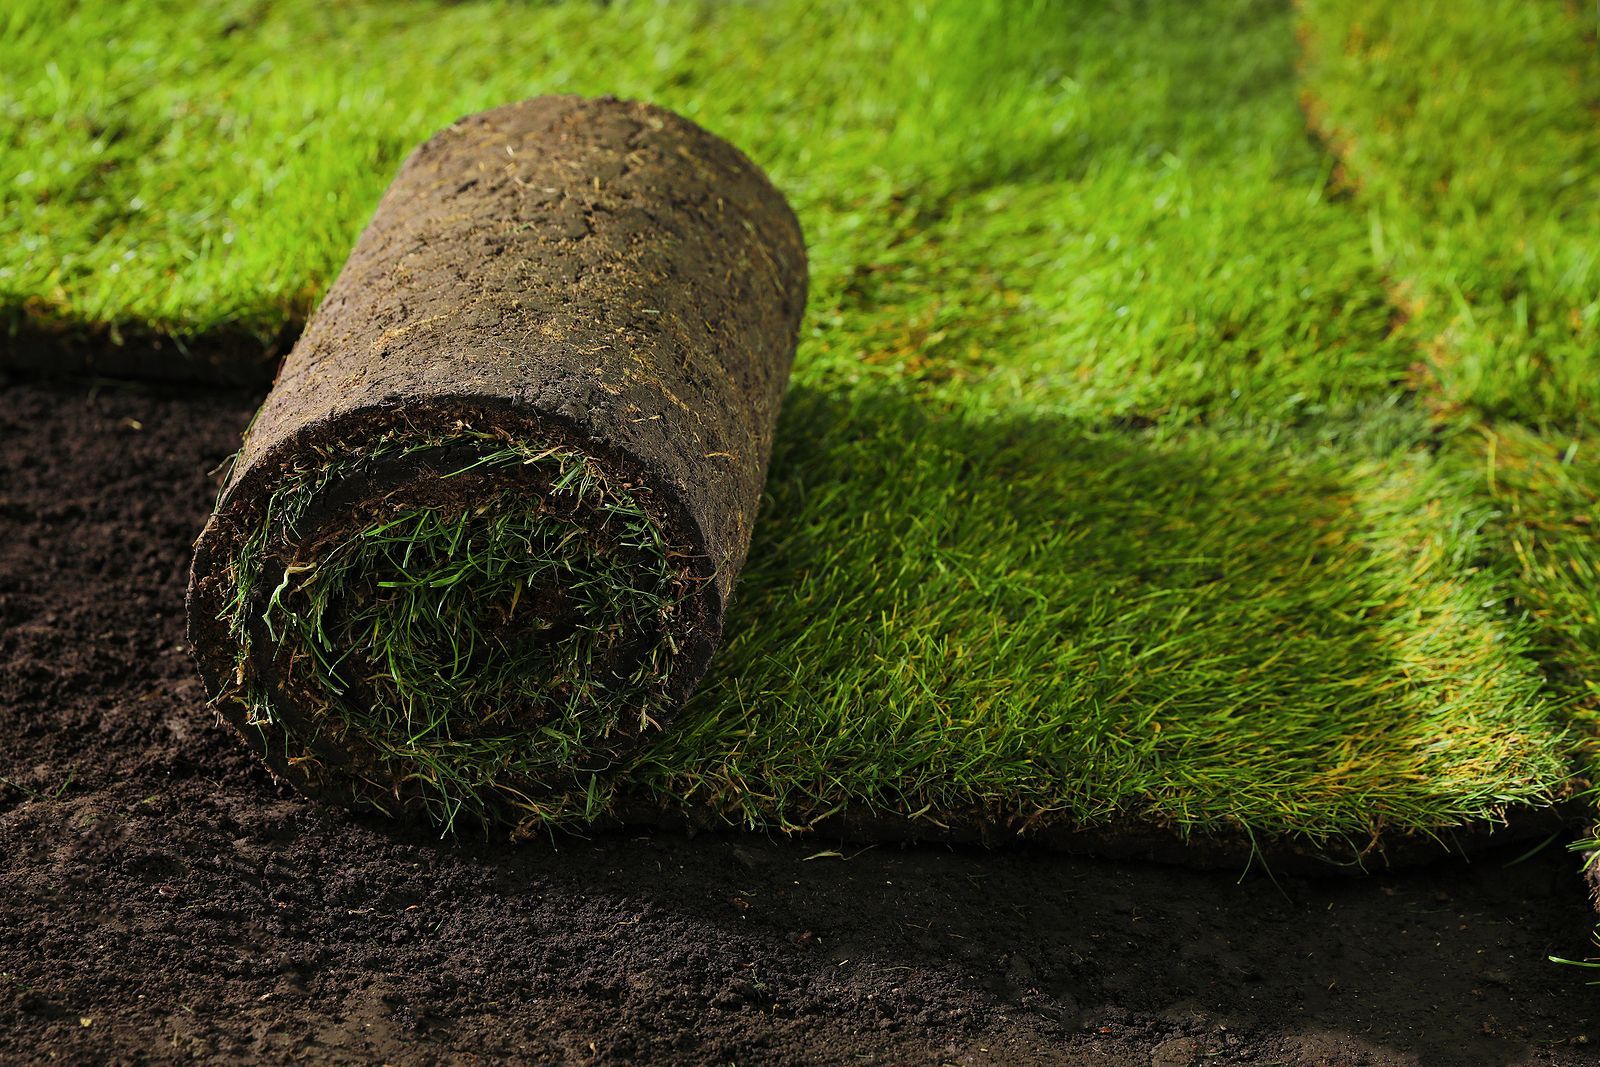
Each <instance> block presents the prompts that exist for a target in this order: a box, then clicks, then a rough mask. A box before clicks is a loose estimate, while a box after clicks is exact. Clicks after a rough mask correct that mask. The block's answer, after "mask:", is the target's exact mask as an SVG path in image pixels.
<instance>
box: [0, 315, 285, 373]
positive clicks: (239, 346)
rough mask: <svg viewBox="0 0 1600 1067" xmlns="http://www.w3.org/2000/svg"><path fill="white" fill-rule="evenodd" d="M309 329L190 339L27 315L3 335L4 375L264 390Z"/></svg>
mask: <svg viewBox="0 0 1600 1067" xmlns="http://www.w3.org/2000/svg"><path fill="white" fill-rule="evenodd" d="M304 326H305V322H304V320H303V319H300V318H290V319H285V320H283V322H282V325H280V326H279V327H278V328H277V330H276V332H272V331H264V330H252V329H249V328H247V327H244V326H232V327H222V328H219V329H215V330H209V331H202V332H197V333H182V332H179V331H169V330H163V329H161V328H160V327H158V326H155V325H153V324H151V323H147V322H125V323H119V322H60V321H56V320H51V319H39V318H35V317H33V316H29V315H26V314H24V315H20V316H14V317H13V318H12V320H11V323H10V328H9V329H8V330H5V331H4V332H3V333H0V372H4V373H7V374H10V375H14V376H18V377H28V378H116V379H126V380H129V381H139V382H156V383H163V384H174V385H210V386H222V387H235V388H263V387H265V386H268V385H271V384H272V379H273V377H274V376H275V375H276V374H277V372H278V364H279V362H280V361H281V359H282V357H283V355H284V353H286V352H288V351H289V349H291V348H293V347H294V343H295V341H296V340H297V339H298V338H299V336H300V331H301V330H302V329H303V328H304Z"/></svg>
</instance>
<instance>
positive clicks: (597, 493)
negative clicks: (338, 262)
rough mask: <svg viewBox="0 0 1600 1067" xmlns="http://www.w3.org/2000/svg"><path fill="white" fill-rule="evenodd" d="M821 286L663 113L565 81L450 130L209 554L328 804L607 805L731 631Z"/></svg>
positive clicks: (775, 209)
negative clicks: (789, 387)
mask: <svg viewBox="0 0 1600 1067" xmlns="http://www.w3.org/2000/svg"><path fill="white" fill-rule="evenodd" d="M805 290H806V265H805V250H804V245H803V243H802V241H801V235H800V230H799V226H798V224H797V223H796V221H795V218H794V215H793V213H792V212H791V211H790V209H789V206H788V204H787V203H786V202H785V201H784V199H783V197H782V195H780V194H779V193H778V192H777V190H775V189H774V188H773V186H772V185H771V184H770V183H769V182H768V181H767V179H766V178H765V177H764V176H763V175H762V174H761V172H760V171H759V170H758V169H757V168H756V167H755V165H754V164H752V163H751V162H750V161H749V160H748V159H746V158H745V157H744V156H743V155H741V154H740V153H739V152H738V151H736V150H735V149H733V148H732V147H730V146H729V145H727V144H726V143H724V142H723V141H721V140H719V139H717V138H716V137H714V136H712V135H711V134H709V133H707V132H706V131H704V130H702V129H700V128H699V127H697V126H695V125H693V124H692V123H690V122H688V121H686V120H684V119H682V118H679V117H678V116H676V115H673V114H671V113H669V112H667V111H663V110H661V109H659V108H656V107H653V106H650V105H646V104H640V103H629V102H623V101H617V100H612V99H599V100H585V99H580V98H575V97H544V98H539V99H535V100H530V101H526V102H524V103H520V104H514V105H511V106H508V107H503V108H499V109H497V110H494V111H489V112H486V113H483V114H480V115H474V116H471V117H469V118H466V119H463V120H461V121H460V122H457V123H456V124H455V125H453V126H451V127H450V128H449V129H446V130H444V131H442V132H441V133H439V134H438V135H436V136H435V137H433V138H432V139H431V140H429V141H428V142H427V143H426V144H424V145H422V146H421V147H420V148H418V149H417V151H416V152H415V153H413V154H412V156H411V157H410V159H408V160H407V161H406V163H405V165H404V166H403V167H402V168H401V170H400V172H399V175H398V176H397V177H396V178H395V180H394V183H393V184H392V185H391V186H390V187H389V189H388V191H387V192H386V193H385V195H384V197H383V199H382V201H381V203H380V204H379V205H378V209H377V211H376V213H375V215H374V217H373V219H372V222H371V223H370V225H369V226H368V227H367V229H366V231H365V232H364V233H363V234H362V235H361V238H360V240H359V241H358V242H357V244H356V247H355V249H354V251H353V252H352V253H351V255H350V258H349V260H348V261H347V262H346V264H345V266H344V269H343V271H342V272H341V273H340V275H339V277H338V280H337V281H336V282H335V283H334V285H333V287H332V289H331V290H330V291H329V293H328V296H327V298H326V300H325V301H324V302H323V304H322V306H321V308H320V309H319V310H318V311H317V313H316V315H315V316H314V317H313V318H312V320H311V321H310V323H309V324H308V325H307V327H306V330H305V333H304V334H303V335H302V337H301V339H300V342H299V343H298V344H297V345H296V346H295V348H294V350H293V351H292V352H291V353H290V355H289V356H288V358H287V360H286V361H285V363H284V365H283V368H282V370H281V371H280V373H279V375H278V379H277V382H276V384H275V385H274V386H273V388H272V391H271V393H270V394H269V395H268V397H267V399H266V401H265V403H263V405H262V406H261V410H260V411H259V412H258V413H257V415H256V417H255V419H254V421H253V422H252V424H251V426H250V428H249V430H248V431H247V432H246V434H245V439H244V443H243V446H242V448H241V450H240V452H239V454H238V456H237V457H236V459H235V461H234V462H233V465H232V467H231V470H230V473H229V475H228V477H227V479H226V481H225V483H224V486H223V489H222V493H221V495H220V497H219V500H218V504H217V507H216V510H215V512H214V513H213V515H212V516H211V519H210V521H209V522H208V523H207V525H206V527H205V529H204V531H203V532H202V533H201V535H200V538H199V540H198V541H197V543H196V546H195V555H194V563H193V570H192V574H191V578H190V586H189V628H190V638H191V640H192V642H193V644H194V647H195V652H196V656H197V658H198V660H199V663H200V669H201V674H202V675H203V677H204V680H205V684H206V688H207V692H208V695H209V697H210V698H211V700H212V701H213V703H214V705H215V706H216V708H217V709H218V711H219V712H220V713H221V714H222V715H223V717H224V718H226V719H227V720H228V721H229V722H230V723H232V724H233V725H234V726H235V727H236V728H237V729H238V730H239V731H240V733H242V734H243V736H244V737H245V738H246V739H247V740H248V742H249V743H250V744H251V745H253V746H254V747H255V748H256V749H257V750H258V751H259V752H260V753H261V755H262V756H263V757H264V758H265V759H266V760H267V762H268V763H269V764H270V765H271V767H272V768H273V769H274V770H275V771H276V772H277V773H278V774H279V775H281V776H282V777H284V778H286V779H287V780H288V781H290V782H291V783H292V784H293V785H294V786H296V787H297V788H299V789H300V790H302V791H303V792H306V793H309V794H312V795H316V796H322V797H326V798H330V799H334V800H337V801H340V802H343V803H347V804H352V805H355V806H358V807H366V808H373V809H378V810H381V811H384V812H389V813H392V814H402V813H409V814H416V815H421V816H424V817H428V818H431V819H433V820H435V821H438V822H441V823H446V824H450V823H454V822H455V821H457V820H459V819H461V818H463V817H469V816H470V817H478V818H482V819H486V820H489V821H494V822H511V823H514V824H525V825H526V824H534V823H538V822H541V821H543V820H544V819H546V818H549V817H563V816H570V815H572V814H573V813H577V814H579V815H581V814H583V813H584V812H585V811H587V812H588V814H596V812H594V811H593V810H592V808H593V797H594V796H595V795H596V783H597V782H599V781H601V779H602V778H603V777H604V776H605V775H607V774H610V773H612V772H613V771H614V770H615V768H616V767H617V765H618V763H619V761H621V760H623V759H624V758H626V756H627V755H628V753H629V752H630V751H632V750H633V749H635V747H636V746H637V745H639V744H640V743H642V742H643V741H645V740H646V739H648V737H649V736H650V735H651V734H652V733H653V732H655V731H657V730H662V729H670V728H671V725H672V719H673V716H674V714H675V713H676V711H677V710H678V708H679V706H680V705H681V704H682V702H683V700H684V699H685V698H686V697H687V695H688V694H689V693H690V691H691V690H692V689H693V688H694V686H695V684H696V683H697V682H698V681H699V679H700V678H701V676H702V675H703V674H704V672H705V670H706V667H707V664H708V662H709V660H710V658H711V655H712V653H713V651H714V650H715V648H716V646H717V644H718V641H719V639H720V637H721V635H722V629H723V619H724V613H725V611H726V609H727V607H728V602H729V597H730V595H731V594H732V591H733V588H734V583H735V579H736V578H737V577H738V573H739V569H740V567H741V566H742V564H743V562H744V559H745V554H746V551H747V549H748V546H749V542H750V532H751V524H752V522H753V520H754V518H755V514H756V508H757V504H758V500H759V497H760V493H761V487H762V483H763V480H764V478H765V476H766V466H767V458H768V455H769V453H770V450H771V446H772V437H773V432H774V427H775V424H776V420H777V415H778V407H779V403H780V401H781V398H782V396H783V392H784V387H785V385H786V383H787V381H788V375H789V367H790V363H791V361H792V359H793V355H794V346H795V338H796V331H797V329H798V326H799V321H800V315H801V311H802V309H803V306H804V304H805Z"/></svg>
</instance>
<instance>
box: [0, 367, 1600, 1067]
mask: <svg viewBox="0 0 1600 1067" xmlns="http://www.w3.org/2000/svg"><path fill="white" fill-rule="evenodd" d="M259 399H260V398H259V396H258V395H252V394H235V393H201V392H177V391H151V390H134V389H113V388H109V387H101V388H98V389H91V388H89V387H86V386H71V385H12V386H10V387H7V388H3V389H0V529H3V531H4V533H5V536H4V537H0V737H3V738H4V739H5V740H4V743H3V745H0V778H3V779H4V784H0V901H4V902H5V904H4V906H3V907H0V1061H5V1062H19V1061H31V1060H37V1059H42V1058H45V1057H49V1056H54V1057H56V1058H58V1059H59V1060H61V1061H64V1062H104V1061H141V1062H143V1061H154V1062H175V1061H180V1060H188V1059H194V1058H200V1059H205V1060H248V1061H269V1062H286V1061H287V1062H296V1061H298V1062H317V1063H325V1062H351V1061H359V1062H372V1061H378V1060H388V1061H392V1062H408V1063H410V1062H421V1063H427V1062H460V1061H462V1060H464V1059H472V1058H474V1057H478V1058H482V1059H486V1060H491V1061H494V1060H502V1061H504V1060H516V1061H527V1060H535V1061H538V1060H547V1061H550V1060H553V1061H563V1062H577V1063H621V1062H630V1061H641V1062H650V1061H654V1062H688V1063H727V1062H740V1063H769V1062H771V1063H843V1062H889V1063H939V1062H951V1063H1008V1064H1010V1063H1023V1064H1026V1063H1075V1062H1077V1063H1107V1064H1137V1065H1140V1067H1145V1065H1149V1064H1153V1063H1162V1064H1177V1063H1185V1062H1188V1063H1208V1064H1209V1063H1262V1062H1278V1063H1289V1064H1313V1063H1335V1064H1344V1063H1365V1064H1457V1063H1493V1064H1532V1063H1538V1064H1568V1063H1573V1064H1576V1063H1587V1062H1594V1060H1595V1057H1594V1056H1593V1055H1592V1054H1591V1053H1590V1052H1589V1048H1590V1047H1592V1046H1591V1045H1589V1044H1588V1043H1587V1042H1592V1041H1600V1011H1597V1005H1600V1000H1597V998H1596V995H1595V991H1594V990H1593V989H1592V988H1591V987H1589V986H1587V985H1585V984H1584V975H1583V974H1582V973H1581V972H1575V971H1573V970H1571V969H1567V968H1561V967H1557V966H1554V965H1552V964H1549V963H1547V962H1545V957H1546V956H1547V955H1548V954H1551V953H1554V954H1558V955H1565V956H1574V955H1578V956H1581V955H1583V954H1584V952H1585V951H1586V946H1587V937H1588V930H1589V922H1590V918H1589V915H1588V913H1587V911H1586V908H1585V905H1584V900H1583V893H1582V891H1581V887H1580V885H1579V883H1578V880H1577V878H1576V876H1575V875H1576V865H1575V861H1574V860H1573V859H1572V858H1570V857H1568V856H1565V855H1563V854H1562V853H1561V850H1560V849H1559V847H1557V846H1556V845H1552V846H1551V847H1549V848H1546V849H1545V850H1543V851H1541V852H1538V853H1536V854H1535V855H1534V856H1532V857H1531V858H1528V859H1526V860H1523V861H1522V862H1519V863H1510V862H1509V861H1510V860H1512V859H1515V858H1516V853H1515V852H1513V853H1511V854H1505V853H1501V854H1491V855H1487V856H1484V857H1482V858H1480V859H1479V861H1478V862H1475V863H1473V864H1471V865H1465V864H1451V863H1442V864H1438V865H1435V866H1433V867H1431V868H1427V869H1425V870H1422V871H1418V872H1414V873H1410V874H1405V875H1387V876H1382V877H1374V878H1372V879H1368V880H1338V881H1323V882H1315V881H1306V880H1301V879H1295V878H1287V877H1282V876H1280V877H1279V879H1278V881H1277V882H1276V883H1274V882H1273V881H1272V880H1271V879H1268V878H1264V877H1261V876H1259V875H1256V876H1253V877H1250V878H1247V879H1246V880H1244V881H1243V882H1239V881H1238V879H1237V877H1236V876H1235V875H1234V874H1229V873H1223V874H1204V873H1196V872H1188V871H1182V870H1177V869H1172V868H1165V867H1155V866H1147V865H1138V864H1117V863H1108V862H1095V861H1088V860H1077V859H1071V858H1067V857H1063V856H1058V855H1047V854H1041V853H1037V852H1031V851H1026V850H1021V849H1013V850H1003V851H996V852H982V851H976V850H972V851H956V850H937V849H902V848H896V847H888V846H884V847H879V848H873V849H867V850H865V851H861V850H859V849H855V848H849V849H842V850H837V851H841V852H843V854H844V855H845V856H848V857H849V858H848V859H846V858H835V857H831V856H826V857H822V858H814V859H808V857H811V856H814V855H815V854H816V853H818V852H821V851H834V850H832V849H830V848H829V847H828V846H827V845H825V844H819V843H817V842H803V843H786V842H773V841H768V840H765V839H763V838H760V837H753V836H751V837H738V838H722V837H714V836H700V837H694V838H689V837H684V836H677V835H670V834H626V835H608V836H599V837H595V838H594V839H592V840H580V839H564V840H562V841H560V842H559V843H558V846H556V847H551V846H549V845H540V844H535V845H532V846H528V847H524V848H520V849H503V848H489V847H486V846H474V847H467V848H460V847H456V846H452V845H449V844H445V843H441V842H439V841H437V840H435V839H434V838H433V837H432V836H431V835H429V834H427V833H424V832H421V831H416V830H407V829H403V828H397V827H394V826H390V825H386V824H384V823H382V822H380V821H376V820H369V819H363V818H361V817H357V816H352V815H349V814H346V813H344V812H342V811H338V810H332V809H326V808H323V807H319V806H317V805H313V804H311V803H309V802H306V801H303V800H300V799H298V798H295V797H294V796H292V795H291V794H290V793H289V792H288V791H287V790H285V789H283V788H281V787H279V786H277V785H275V784H274V783H273V782H272V781H271V779H270V778H269V777H268V776H267V775H266V773H265V771H264V770H263V769H262V768H261V767H260V766H258V764H257V761H256V760H255V758H254V757H253V756H251V755H250V754H249V753H248V752H247V751H245V750H244V749H243V747H242V746H240V745H239V744H238V743H237V740H236V738H234V737H233V736H232V735H231V734H229V733H228V732H226V731H225V730H223V729H222V728H220V727H218V726H217V725H215V724H214V723H213V721H212V719H211V716H210V715H209V713H208V712H207V711H206V710H205V709H204V707H203V706H202V698H201V694H200V691H199V686H198V683H197V682H196V680H195V678H194V672H193V667H192V665H191V663H190V661H189V658H188V654H187V650H186V649H185V648H184V647H183V643H182V632H183V619H182V590H183V581H184V571H185V567H186V565H187V561H188V551H189V544H190V541H191V539H192V538H193V536H194V534H195V532H196V531H197V530H198V528H199V525H200V522H201V520H202V519H203V517H204V515H205V513H206V509H207V506H208V504H209V500H210V493H211V492H212V489H213V483H212V481H211V479H210V477H209V475H208V472H209V471H211V470H212V469H213V468H214V467H215V466H216V464H217V463H218V462H219V461H220V460H221V459H222V458H223V457H224V456H225V455H226V454H227V453H228V452H229V451H230V450H231V449H232V447H233V445H234V443H235V442H236V441H237V439H238V434H239V431H240V429H241V427H242V425H243V423H244V421H245V420H246V419H247V418H248V417H249V414H250V412H251V411H253V410H254V408H255V406H256V404H257V402H258V401H259ZM1519 851H1520V850H1519Z"/></svg>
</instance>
